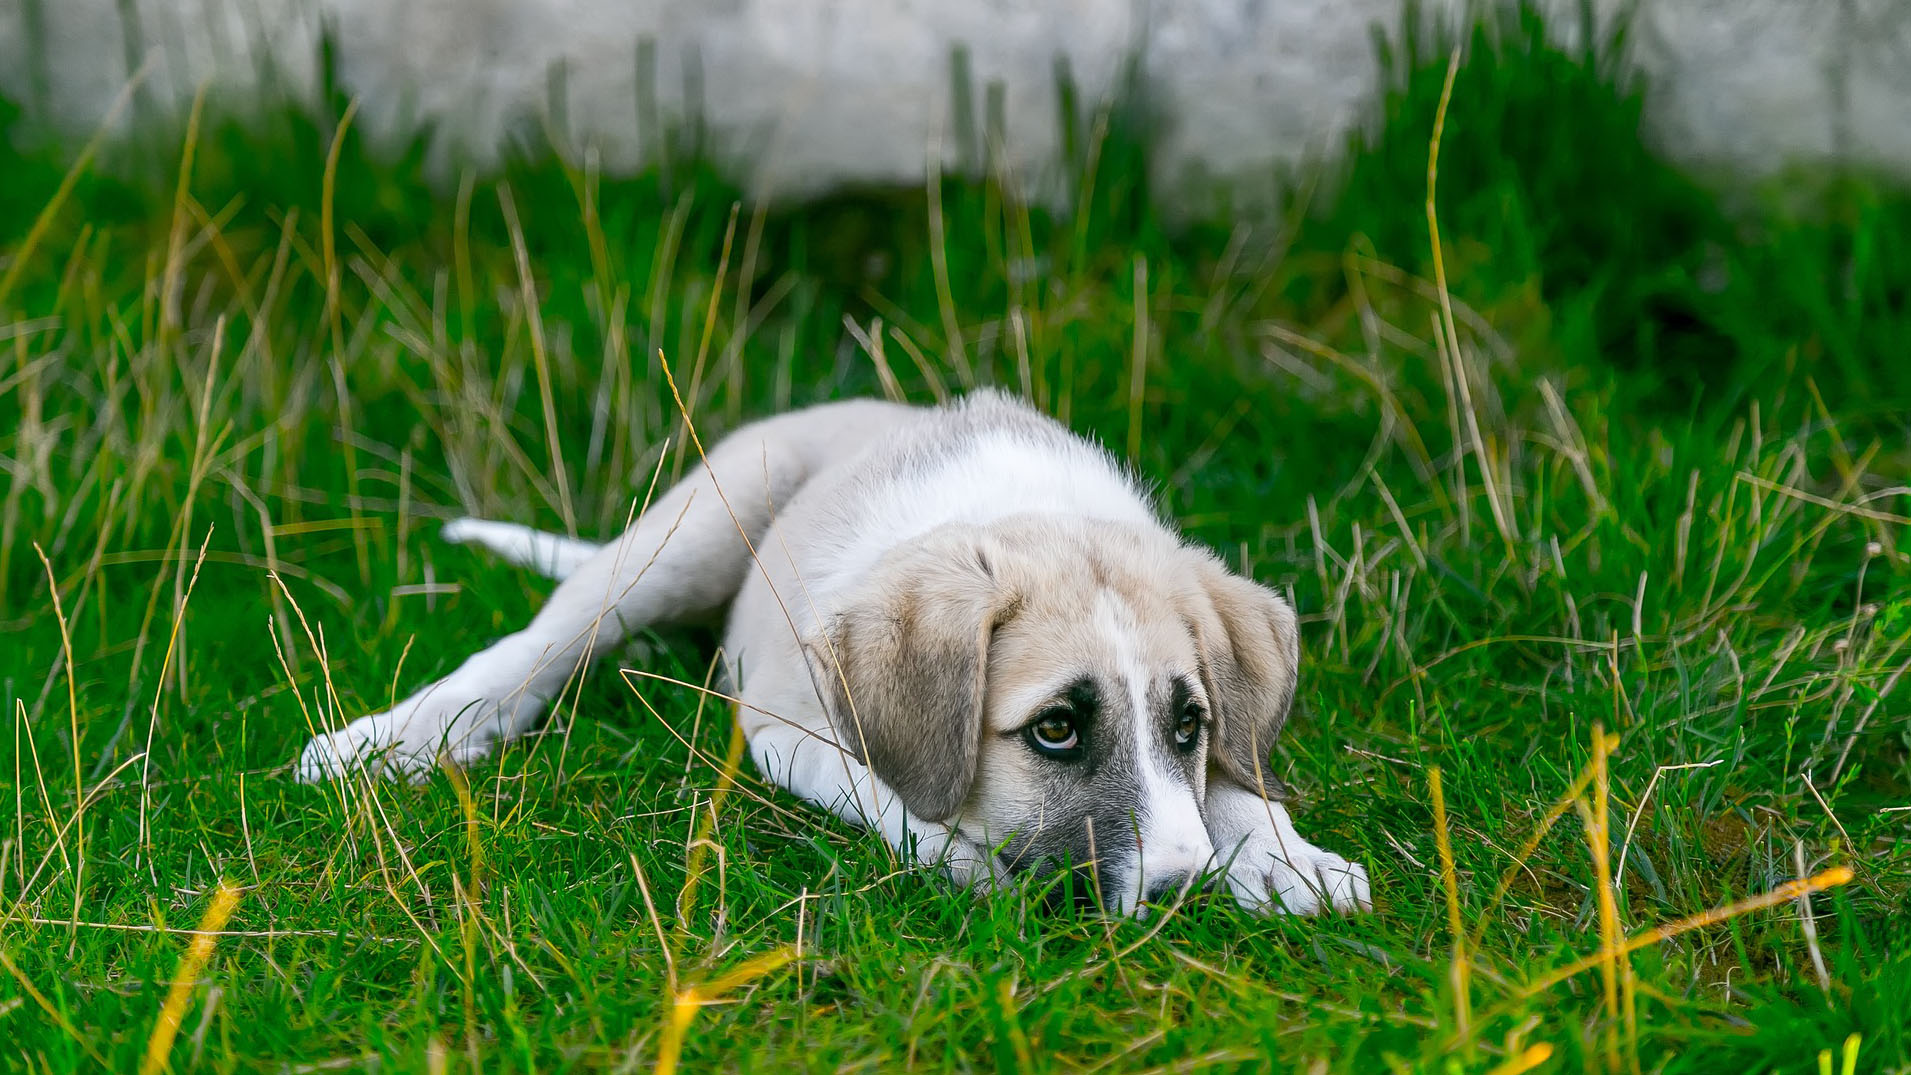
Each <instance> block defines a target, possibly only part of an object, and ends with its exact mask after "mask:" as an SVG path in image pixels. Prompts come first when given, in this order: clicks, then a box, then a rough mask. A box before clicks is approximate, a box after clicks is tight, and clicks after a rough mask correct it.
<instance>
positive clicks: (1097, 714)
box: [805, 518, 1299, 912]
mask: <svg viewBox="0 0 1911 1075" xmlns="http://www.w3.org/2000/svg"><path fill="white" fill-rule="evenodd" d="M805 649H806V651H807V653H808V655H809V657H810V662H811V667H812V670H813V672H814V673H815V676H816V681H817V684H818V687H819V689H820V690H821V692H822V696H823V699H824V702H825V705H826V706H827V708H828V710H829V714H830V719H831V722H832V723H833V725H834V726H835V728H836V731H837V734H838V737H839V738H840V740H841V741H842V742H843V743H844V745H845V746H846V747H847V748H848V749H849V750H850V752H851V753H852V754H854V755H855V756H856V757H857V758H858V759H859V760H861V761H862V762H864V763H865V764H867V765H868V766H869V767H870V769H871V770H872V771H874V773H875V774H876V776H878V777H879V778H881V779H882V781H883V782H884V783H885V784H887V785H888V786H889V787H890V788H892V789H893V790H894V791H895V792H896V794H897V796H898V797H900V798H901V800H902V801H903V804H904V805H905V806H906V807H908V809H909V810H910V812H911V813H913V814H915V815H916V816H917V817H920V818H923V819H926V820H931V821H941V822H945V823H947V824H950V825H953V826H955V827H957V828H958V829H959V830H960V831H962V832H963V833H964V834H965V835H968V836H970V837H972V838H973V839H975V840H976V841H977V842H979V843H982V844H984V845H985V846H989V847H995V848H999V849H1000V858H1001V861H1002V863H1003V865H1004V866H1005V867H1007V868H1008V869H1009V870H1010V871H1011V872H1023V871H1034V872H1038V873H1047V872H1051V871H1054V870H1057V869H1062V868H1073V869H1075V870H1076V871H1077V872H1078V874H1079V875H1080V876H1081V877H1082V878H1083V879H1085V880H1089V881H1091V882H1092V883H1095V884H1098V885H1099V888H1100V893H1101V895H1102V898H1103V899H1104V900H1105V901H1106V902H1107V903H1108V904H1109V905H1111V906H1113V907H1115V908H1117V909H1119V910H1121V911H1124V912H1126V911H1132V910H1134V909H1135V908H1136V907H1138V906H1139V905H1140V904H1141V903H1142V902H1144V901H1147V902H1154V901H1158V900H1160V899H1163V898H1167V897H1171V896H1172V895H1174V894H1175V893H1176V892H1178V891H1179V890H1180V889H1182V888H1183V887H1184V886H1185V885H1186V884H1187V882H1189V881H1190V880H1192V879H1193V878H1194V877H1196V876H1197V875H1199V874H1200V873H1201V872H1202V871H1203V870H1205V869H1207V868H1209V867H1210V866H1211V865H1214V864H1213V863H1211V861H1210V860H1211V859H1212V858H1213V856H1214V847H1213V845H1212V843H1211V842H1210V840H1209V837H1208V832H1207V827H1206V824H1205V821H1204V818H1203V810H1204V806H1203V804H1204V801H1205V798H1206V789H1207V783H1208V780H1209V778H1210V775H1211V774H1220V775H1223V776H1224V777H1225V778H1227V779H1230V780H1232V781H1234V782H1236V783H1239V784H1242V785H1244V786H1246V787H1250V788H1252V787H1260V788H1263V789H1268V790H1269V791H1272V790H1274V789H1277V788H1278V784H1277V783H1276V782H1275V780H1274V777H1273V776H1272V774H1270V773H1268V772H1267V771H1266V763H1267V753H1268V750H1269V748H1270V747H1271V746H1272V745H1273V742H1274V738H1275V736H1276V735H1277V734H1278V733H1279V731H1280V728H1281V724H1282V722H1283V721H1284V720H1285V719H1286V715H1287V710H1288V706H1289V704H1290V703H1291V701H1292V699H1293V694H1294V682H1295V672H1296V665H1297V662H1298V659H1299V650H1298V631H1297V629H1296V624H1295V620H1294V613H1293V610H1292V609H1291V608H1290V607H1289V606H1288V604H1287V602H1286V601H1284V600H1282V599H1281V597H1280V596H1279V595H1277V594H1275V593H1274V592H1273V591H1271V590H1268V589H1266V588H1264V587H1261V586H1258V585H1256V584H1254V583H1252V582H1249V581H1246V580H1244V579H1241V578H1239V577H1237V576H1235V575H1232V574H1230V573H1229V572H1228V571H1227V570H1226V569H1225V568H1224V567H1223V566H1222V564H1221V563H1220V562H1219V561H1218V560H1216V559H1215V558H1214V557H1213V556H1212V555H1210V554H1209V553H1207V552H1205V551H1202V550H1199V549H1195V548H1192V547H1189V546H1184V545H1180V544H1177V543H1175V542H1174V541H1173V540H1172V539H1170V538H1168V537H1167V536H1165V535H1162V534H1158V533H1151V532H1147V531H1142V530H1137V529H1134V528H1129V527H1123V526H1119V525H1116V524H1111V523H1098V522H1084V521H1076V520H1046V519H1032V518H1021V519H1012V520H1008V521H1005V522H999V523H994V524H991V525H988V526H967V525H951V526H945V527H943V528H941V529H938V530H936V531H933V532H931V533H930V534H928V535H926V536H924V537H922V538H920V539H918V540H916V541H913V542H910V543H908V544H907V545H904V546H901V547H899V548H897V549H895V550H894V551H892V552H891V553H890V554H889V555H888V556H887V557H886V558H885V559H884V560H883V562H882V563H881V564H880V565H879V566H878V567H877V569H876V570H875V571H874V572H872V574H871V575H870V577H869V578H867V579H866V580H864V581H863V583H862V584H861V585H860V586H859V587H858V588H857V590H856V591H855V592H854V594H853V595H852V596H851V598H850V599H849V600H848V601H847V602H846V603H845V604H844V606H843V607H842V608H841V609H840V611H839V612H838V613H837V614H836V615H835V616H834V617H832V618H831V619H830V621H829V622H828V623H826V624H825V626H824V629H823V631H822V632H821V633H820V634H819V635H818V636H816V637H814V638H812V639H810V640H809V641H808V643H807V644H806V646H805Z"/></svg>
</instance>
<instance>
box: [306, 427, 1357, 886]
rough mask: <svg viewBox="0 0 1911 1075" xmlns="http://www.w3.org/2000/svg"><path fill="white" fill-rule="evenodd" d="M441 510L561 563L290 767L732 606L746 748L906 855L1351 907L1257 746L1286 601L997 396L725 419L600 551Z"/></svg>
mask: <svg viewBox="0 0 1911 1075" xmlns="http://www.w3.org/2000/svg"><path fill="white" fill-rule="evenodd" d="M699 451H701V447H700V446H699ZM443 536H444V537H445V538H446V539H448V540H450V541H453V542H464V543H474V544H477V545H481V546H485V547H488V548H490V549H492V550H494V551H495V552H496V553H498V554H500V555H502V556H503V557H505V558H506V559H508V560H510V561H513V562H515V563H518V564H520V565H523V566H525V567H529V568H532V569H535V570H538V571H540V572H543V573H545V574H547V575H550V576H552V577H554V578H557V579H559V580H561V581H560V584H559V586H558V587H557V590H556V592H554V593H553V594H552V595H551V598H550V600H549V601H548V602H547V603H546V604H545V605H544V607H543V608H542V610H540V611H539V612H538V613H537V615H536V616H535V617H534V618H533V619H532V621H531V623H530V625H529V626H527V627H525V628H524V629H523V630H521V631H518V632H517V633H515V634H511V635H508V636H506V637H504V638H502V639H500V640H498V641H497V642H495V643H493V644H492V645H490V646H489V647H487V648H485V649H483V650H481V651H480V652H478V653H477V654H476V655H474V656H472V657H471V658H470V659H468V660H467V661H465V662H464V663H463V664H462V665H460V666H459V667H458V668H457V670H455V671H453V672H452V673H451V674H450V675H447V676H445V677H444V678H443V679H440V680H438V681H437V682H435V683H432V684H430V685H429V686H427V687H425V688H424V689H422V690H420V691H418V692H417V693H416V694H413V695H411V696H410V697H408V698H406V699H405V700H404V701H402V702H399V703H398V704H397V705H395V706H393V707H392V708H391V709H390V710H388V711H386V712H383V713H376V714H373V715H371V716H366V717H361V718H359V719H358V720H354V721H352V722H351V723H350V724H348V725H346V726H345V727H344V728H342V729H339V730H336V731H332V732H330V733H329V734H324V735H320V736H318V737H316V738H315V739H313V740H312V742H311V743H310V744H309V745H308V746H307V747H306V749H305V751H304V754H303V756H302V757H301V759H300V761H299V764H298V775H299V777H300V778H301V779H303V780H307V781H320V780H326V779H334V778H339V777H342V776H345V775H346V774H348V773H352V772H357V771H362V772H366V773H371V774H385V775H394V776H404V777H410V778H412V779H422V778H424V777H425V776H426V775H428V774H429V773H430V772H431V771H432V770H433V769H434V768H435V767H436V766H438V765H439V764H441V763H442V762H443V761H445V760H449V761H450V762H452V763H456V764H464V763H469V762H472V761H475V760H477V759H479V758H481V757H483V756H484V755H485V754H487V753H488V752H489V751H490V750H491V749H492V748H493V747H494V746H496V745H497V744H499V743H501V742H503V741H505V740H507V739H510V738H511V737H513V736H516V735H519V734H521V733H522V732H524V731H525V730H526V729H527V728H529V727H530V725H531V724H532V722H533V721H535V720H536V719H537V717H538V715H539V714H540V713H541V712H542V710H543V709H544V707H545V706H546V705H547V704H549V703H550V702H551V701H552V700H553V699H554V698H555V697H557V696H558V695H559V694H560V693H561V692H562V691H563V689H564V687H565V685H566V684H567V683H568V682H569V681H571V679H572V677H573V676H574V675H576V674H578V673H579V672H581V671H582V670H583V669H584V668H585V667H586V666H587V665H588V664H589V663H590V662H591V661H593V660H594V659H596V658H597V657H599V656H601V655H603V654H604V653H605V652H607V651H609V650H611V649H613V648H614V647H616V646H618V645H619V644H620V643H622V642H623V640H624V639H625V637H626V636H627V635H629V634H630V633H631V632H632V631H634V630H636V629H638V628H642V627H645V626H648V625H652V624H660V623H665V622H681V621H695V620H700V619H707V618H710V617H714V616H718V615H720V614H721V613H723V612H724V610H725V608H726V606H727V609H728V627H727V631H726V634H725V638H724V643H723V649H722V654H723V656H722V667H723V670H724V672H725V675H726V680H725V682H726V684H727V686H728V688H729V690H731V691H733V692H734V694H735V695H736V697H737V698H738V700H739V704H738V713H739V719H740V721H741V723H742V726H743V732H744V734H745V736H746V737H747V739H748V742H749V749H750V755H751V757H752V759H753V760H754V762H755V764H756V766H757V768H758V770H759V771H760V772H761V773H762V774H763V775H764V776H765V777H766V778H767V779H769V780H771V781H773V782H775V783H776V784H778V785H780V786H781V787H783V788H785V789H787V790H788V791H790V792H791V793H792V794H794V795H796V796H798V797H799V798H802V799H804V800H806V801H808V802H810V803H812V804H814V805H816V806H820V807H822V808H823V809H825V810H828V811H831V812H832V813H834V814H836V815H838V816H839V817H842V818H844V819H845V820H847V821H849V822H851V823H853V824H856V825H859V826H863V827H866V828H868V829H872V830H875V831H876V832H879V833H880V834H881V835H882V837H883V839H885V840H886V841H888V843H889V844H890V845H891V846H892V847H894V848H895V849H896V851H897V852H899V853H900V854H901V855H902V856H904V858H905V859H906V860H908V861H912V862H915V863H920V864H926V865H932V866H938V867H940V868H941V869H942V870H944V871H945V872H946V873H947V874H948V876H949V877H950V878H951V879H952V880H954V881H955V882H956V883H958V884H960V885H974V886H978V887H980V888H985V889H986V888H991V887H995V886H998V885H1000V884H1001V883H1003V882H1004V881H1006V880H1008V879H1011V878H1013V877H1015V876H1017V875H1020V874H1033V875H1036V876H1051V875H1054V874H1055V872H1056V871H1058V870H1065V869H1072V870H1075V871H1077V873H1078V874H1079V875H1080V876H1081V877H1082V878H1083V879H1084V881H1085V882H1086V883H1087V885H1089V886H1092V887H1090V888H1089V889H1088V891H1090V892H1091V893H1092V894H1094V895H1095V896H1098V897H1099V898H1100V900H1101V901H1102V904H1103V905H1104V906H1110V907H1113V908H1114V909H1115V910H1116V911H1117V912H1119V913H1123V914H1132V913H1135V912H1137V911H1138V910H1139V909H1141V908H1144V907H1146V906H1148V905H1159V904H1162V903H1165V902H1167V901H1171V900H1174V899H1177V898H1179V897H1180V896H1181V895H1182V894H1183V893H1185V892H1187V891H1188V890H1189V889H1190V887H1191V886H1192V885H1194V884H1196V883H1197V882H1202V881H1207V882H1213V883H1216V884H1217V885H1218V884H1219V883H1222V882H1224V883H1225V886H1226V888H1227V889H1228V890H1229V891H1231V893H1232V894H1233V896H1234V898H1235V899H1236V900H1238V902H1239V903H1240V904H1241V905H1242V906H1243V907H1246V908H1248V909H1251V910H1253V911H1257V912H1285V913H1297V914H1308V913H1315V912H1322V911H1329V910H1340V911H1352V910H1358V909H1369V908H1370V907H1371V902H1370V893H1369V887H1368V881H1367V872H1366V870H1365V868H1364V867H1362V866H1360V865H1358V864H1355V863H1352V862H1349V861H1348V860H1347V859H1345V858H1342V857H1341V856H1339V855H1336V854H1332V853H1330V852H1327V851H1324V850H1322V849H1320V848H1318V847H1315V846H1314V845H1312V844H1310V843H1308V842H1307V841H1306V840H1304V839H1302V838H1301V836H1300V834H1299V833H1298V832H1296V831H1295V830H1294V825H1293V822H1292V821H1291V820H1290V818H1289V816H1288V812H1287V809H1286V807H1285V805H1284V804H1283V801H1282V800H1283V798H1284V791H1285V789H1284V788H1283V787H1282V785H1281V784H1280V783H1279V782H1278V781H1277V780H1276V779H1275V777H1274V775H1273V774H1272V773H1270V772H1268V771H1267V761H1268V752H1269V749H1270V748H1271V746H1272V745H1273V743H1274V740H1275V737H1276V736H1277V735H1278V734H1279V733H1280V731H1281V727H1282V725H1283V723H1284V722H1285V720H1286V717H1287V713H1288V710H1289V708H1290V706H1291V704H1292V702H1293V698H1294V691H1295V680H1296V674H1297V672H1298V664H1299V659H1300V649H1299V630H1298V625H1297V622H1296V619H1295V615H1294V611H1293V609H1292V607H1291V606H1290V605H1289V604H1288V603H1287V601H1286V600H1284V599H1283V598H1282V597H1281V596H1280V595H1279V594H1277V593H1275V592H1274V591H1272V590H1270V589H1267V588H1265V587H1263V586H1260V585H1258V584H1256V583H1254V582H1252V581H1250V580H1247V579H1243V578H1241V577H1239V576H1237V575H1234V574H1232V573H1230V572H1229V571H1228V570H1227V568H1226V567H1225V565H1224V564H1223V563H1222V562H1221V561H1220V560H1219V559H1218V558H1216V557H1215V556H1214V555H1213V554H1211V553H1209V552H1207V551H1206V550H1204V549H1201V548H1198V547H1196V546H1193V545H1190V544H1187V543H1185V542H1183V541H1182V540H1181V539H1180V538H1179V537H1178V536H1177V535H1176V534H1174V533H1173V532H1172V531H1170V530H1169V529H1168V528H1167V527H1166V526H1165V525H1164V524H1163V523H1162V521H1161V519H1160V518H1159V517H1158V516H1157V514H1156V512H1155V509H1154V508H1153V507H1152V506H1151V503H1150V498H1149V496H1148V495H1147V494H1146V492H1145V491H1144V489H1143V487H1142V486H1141V484H1140V482H1139V481H1138V480H1137V479H1136V478H1135V477H1134V476H1133V475H1132V474H1131V473H1130V472H1129V471H1128V470H1127V469H1126V468H1125V467H1123V466H1122V465H1120V464H1119V463H1117V461H1116V460H1115V459H1114V458H1113V457H1112V456H1110V455H1109V453H1108V452H1107V451H1105V450H1104V449H1102V448H1101V447H1099V446H1097V445H1095V444H1093V443H1091V442H1089V441H1087V440H1084V439H1082V438H1080V437H1077V436H1075V435H1073V434H1072V433H1070V432H1069V431H1068V430H1067V429H1066V428H1065V427H1064V426H1063V425H1061V424H1060V423H1058V422H1056V421H1054V420H1052V419H1050V418H1048V417H1045V416H1043V415H1042V414H1040V413H1039V412H1037V411H1036V410H1034V409H1033V408H1031V407H1029V406H1028V405H1027V404H1025V403H1022V402H1020V401H1019V400H1017V399H1015V398H1013V397H1011V396H1008V395H1005V394H1002V393H998V392H995V391H992V390H983V391H978V392H975V393H973V394H970V395H968V396H967V397H965V398H963V399H961V400H959V401H957V402H954V403H950V404H947V405H943V406H939V407H934V408H917V407H910V406H905V405H902V404H896V403H885V402H876V401H850V402H840V403H830V404H824V405H820V406H816V407H812V408H809V409H806V410H800V411H795V412H792V413H788V414H784V415H780V416H777V417H772V418H768V419H766V420H763V421H760V422H757V423H755V424H752V425H748V426H745V427H743V428H741V429H739V430H737V431H736V432H734V433H732V434H731V435H730V436H729V437H727V438H726V439H724V440H723V441H721V442H720V443H719V444H717V445H715V446H714V447H713V448H712V449H711V450H710V451H709V453H708V454H707V455H706V456H705V457H704V459H703V464H702V466H701V468H700V470H699V471H698V472H696V473H694V474H693V475H692V476H691V477H689V478H687V479H686V480H684V481H683V482H681V483H680V484H678V485H676V486H675V487H674V488H672V489H670V490H669V492H667V493H666V494H664V495H663V496H661V497H659V498H658V499H657V500H656V501H655V502H654V503H652V504H651V505H650V507H649V509H648V510H646V511H644V512H643V514H642V515H641V516H640V517H639V518H638V519H637V520H636V522H635V523H634V525H632V526H631V527H630V528H629V529H628V530H627V531H626V532H625V533H624V534H623V535H622V536H620V537H618V538H617V539H615V540H614V541H611V542H610V543H608V544H605V545H601V546H600V545H595V544H592V543H590V542H584V541H578V540H574V539H570V538H565V537H560V536H557V535H551V534H545V533H540V532H537V531H534V530H531V529H529V528H526V527H522V526H517V525H514V524H509V523H500V522H489V521H483V520H475V519H463V520H458V521H455V522H452V523H450V524H448V525H447V526H446V528H445V531H444V535H443ZM1057 879H1058V880H1059V878H1057Z"/></svg>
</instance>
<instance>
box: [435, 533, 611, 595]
mask: <svg viewBox="0 0 1911 1075" xmlns="http://www.w3.org/2000/svg"><path fill="white" fill-rule="evenodd" d="M438 536H439V537H440V538H441V539H443V540H445V541H449V542H451V543H452V544H454V545H482V546H484V547H485V548H487V549H490V550H491V551H492V552H495V553H497V554H498V555H499V556H501V557H503V558H504V559H505V560H507V561H509V562H511V563H514V564H517V565H518V566H519V567H528V568H530V569H531V570H533V571H535V572H537V573H538V574H540V575H545V576H548V577H550V578H554V579H557V580H558V581H559V582H562V581H563V580H565V579H567V578H570V577H571V575H572V574H573V573H575V572H576V571H577V569H578V568H579V567H582V566H583V565H584V564H585V562H586V561H588V560H589V559H590V558H591V557H592V556H595V555H597V551H598V550H599V549H602V548H603V546H602V545H599V544H596V543H595V542H590V541H579V540H578V539H576V538H571V537H565V536H564V535H563V534H551V533H547V532H545V531H543V530H533V529H531V528H530V527H528V526H519V525H518V524H517V523H500V522H492V521H491V520H489V519H468V518H467V519H453V520H451V521H450V522H448V523H446V524H445V528H444V529H443V530H440V531H439V532H438Z"/></svg>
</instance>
